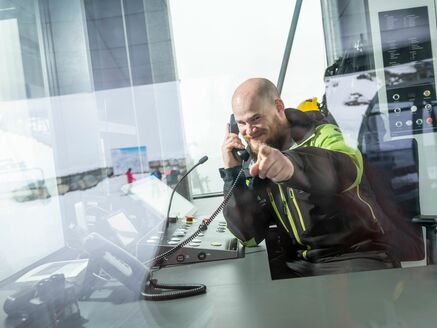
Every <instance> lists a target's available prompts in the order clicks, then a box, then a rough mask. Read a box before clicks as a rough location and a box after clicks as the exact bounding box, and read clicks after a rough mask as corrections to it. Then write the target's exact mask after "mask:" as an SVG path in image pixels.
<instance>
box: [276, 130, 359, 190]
mask: <svg viewBox="0 0 437 328" xmlns="http://www.w3.org/2000/svg"><path fill="white" fill-rule="evenodd" d="M283 153H284V155H285V156H287V157H288V158H289V159H290V161H291V162H292V163H293V165H294V174H293V176H292V177H291V179H290V180H288V181H285V182H284V184H285V185H288V186H290V187H293V188H297V189H300V190H303V191H306V192H309V193H311V194H325V195H326V194H334V193H340V192H343V191H347V190H349V189H352V188H353V187H355V186H357V185H358V184H359V183H360V182H361V177H362V173H363V163H362V157H361V153H360V152H359V151H358V150H356V149H353V148H350V147H349V146H347V145H346V143H345V142H344V139H343V136H342V135H341V133H340V131H339V130H338V128H337V127H336V126H334V125H331V124H326V125H323V126H321V127H319V128H318V130H317V131H316V132H315V137H314V138H313V140H312V141H311V143H310V145H309V146H307V147H300V148H297V149H295V150H287V151H284V152H283Z"/></svg>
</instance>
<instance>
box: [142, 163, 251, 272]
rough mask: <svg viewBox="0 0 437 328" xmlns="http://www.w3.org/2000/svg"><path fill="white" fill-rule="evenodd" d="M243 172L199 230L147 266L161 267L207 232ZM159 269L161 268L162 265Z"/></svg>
mask: <svg viewBox="0 0 437 328" xmlns="http://www.w3.org/2000/svg"><path fill="white" fill-rule="evenodd" d="M243 172H244V169H243V168H242V169H241V170H240V172H238V175H237V178H236V179H235V181H234V183H233V184H232V186H231V189H230V190H229V191H228V193H227V194H226V196H225V198H224V199H223V201H222V202H221V204H220V205H219V207H218V208H217V209H216V210H215V211H214V213H213V214H212V215H211V216H210V217H209V218H208V219H207V220H205V221H203V222H202V223H201V225H200V226H199V228H198V229H197V230H196V231H195V232H194V233H193V234H192V235H191V236H190V237H188V238H187V239H185V240H184V241H182V242H181V243H180V244H178V245H176V246H175V247H173V248H172V249H169V250H168V251H166V252H164V253H162V254H160V255H158V256H156V257H154V258H153V259H150V260H149V261H147V262H145V264H148V263H156V264H158V265H159V264H160V263H159V262H160V261H161V260H165V261H166V260H167V258H168V257H169V256H170V255H172V254H174V253H176V252H177V251H178V250H180V249H181V248H183V247H184V246H186V245H188V244H189V243H190V242H191V241H192V240H193V239H195V238H196V237H197V236H199V234H200V233H202V232H203V231H205V230H206V229H207V228H208V226H209V225H210V224H211V222H212V221H213V220H214V219H215V218H216V216H217V215H219V214H220V212H221V211H222V210H223V208H224V207H225V206H226V204H227V203H228V201H229V199H230V198H231V196H232V192H233V191H234V188H235V186H236V184H237V182H238V180H239V179H240V177H241V175H242V174H243ZM159 267H161V265H160V266H159Z"/></svg>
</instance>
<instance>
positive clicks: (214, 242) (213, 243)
mask: <svg viewBox="0 0 437 328" xmlns="http://www.w3.org/2000/svg"><path fill="white" fill-rule="evenodd" d="M221 245H222V243H221V242H219V241H213V242H212V243H211V246H215V247H219V246H221Z"/></svg>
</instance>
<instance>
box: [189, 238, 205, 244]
mask: <svg viewBox="0 0 437 328" xmlns="http://www.w3.org/2000/svg"><path fill="white" fill-rule="evenodd" d="M191 242H192V243H196V244H200V243H201V242H202V240H200V239H193V240H192V241H191Z"/></svg>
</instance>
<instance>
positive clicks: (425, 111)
mask: <svg viewBox="0 0 437 328" xmlns="http://www.w3.org/2000/svg"><path fill="white" fill-rule="evenodd" d="M387 99H388V113H389V122H390V132H391V136H402V135H413V134H421V133H430V132H436V131H437V125H436V115H437V104H436V96H435V88H434V85H432V84H422V85H416V86H414V85H413V86H405V87H395V88H387Z"/></svg>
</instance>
